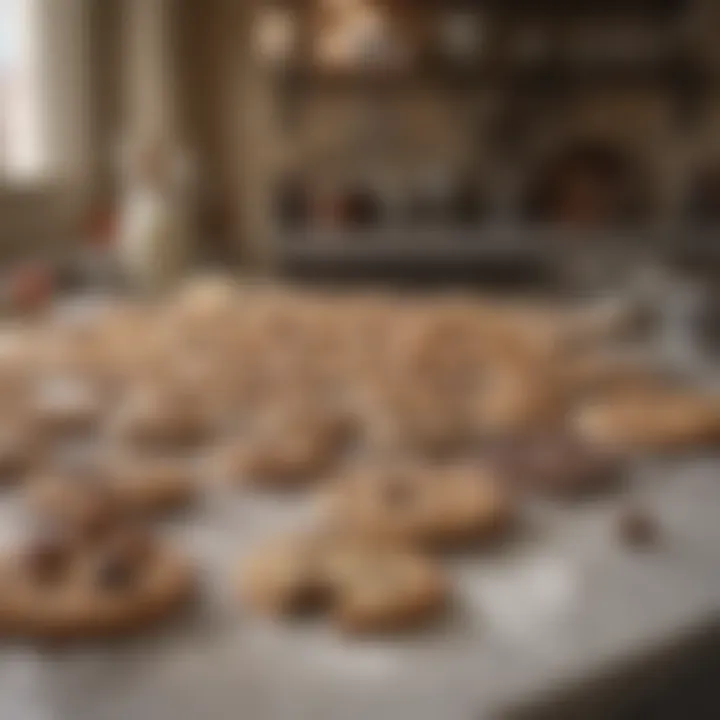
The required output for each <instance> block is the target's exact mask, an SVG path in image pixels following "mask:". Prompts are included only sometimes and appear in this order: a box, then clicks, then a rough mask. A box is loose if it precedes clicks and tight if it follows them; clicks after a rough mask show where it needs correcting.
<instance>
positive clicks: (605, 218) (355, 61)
mask: <svg viewBox="0 0 720 720" xmlns="http://www.w3.org/2000/svg"><path fill="white" fill-rule="evenodd" d="M718 40H720V2H718V0H474V1H473V0H278V1H277V2H276V1H271V2H262V1H260V0H258V1H257V2H242V1H240V0H0V287H2V289H3V295H2V302H3V303H9V304H12V303H15V304H18V303H20V304H23V303H30V304H32V303H33V302H36V301H37V298H38V297H40V296H44V295H47V294H49V293H51V292H52V291H53V290H55V289H60V290H62V289H65V288H67V289H78V288H85V287H97V286H110V285H112V284H113V283H115V282H117V272H116V271H117V266H118V265H124V267H125V269H126V270H128V269H129V272H130V274H131V275H132V274H133V273H135V274H137V275H138V276H142V277H143V281H144V282H149V283H151V284H152V283H155V282H159V279H160V276H161V275H162V272H160V273H158V272H146V270H147V268H146V266H147V264H148V263H152V262H156V261H157V260H153V259H152V258H150V257H149V256H146V255H145V254H143V248H144V247H146V246H147V245H148V244H152V243H156V244H158V245H159V246H162V247H163V248H164V252H165V253H166V254H165V255H163V258H164V260H162V261H160V262H161V264H162V266H163V272H166V273H167V272H172V273H175V274H176V275H177V276H179V275H181V274H186V273H188V272H190V271H191V270H193V269H197V268H200V267H206V266H222V267H224V268H234V269H237V271H238V273H242V274H243V275H248V276H252V275H262V276H267V275H270V276H291V277H300V278H304V279H310V280H315V281H320V280H330V281H332V282H345V281H350V280H353V281H355V280H361V281H363V280H373V281H374V280H384V281H388V280H389V281H392V282H407V281H413V282H418V283H420V284H422V285H428V286H429V285H434V284H436V283H441V284H448V283H449V284H451V285H455V284H459V283H471V284H473V285H476V286H480V287H490V286H497V285H498V284H499V285H502V286H503V287H512V288H513V289H515V290H520V291H524V290H525V289H526V288H529V287H533V288H534V287H538V286H541V287H543V288H545V289H549V290H551V291H553V292H555V291H560V292H565V291H568V292H570V293H599V292H605V291H606V290H608V289H618V288H623V287H627V286H633V285H634V284H635V285H637V284H641V283H640V280H639V278H641V277H642V276H643V273H646V272H648V270H649V269H652V268H660V269H661V271H662V272H664V273H668V274H670V276H672V277H673V278H675V279H677V278H683V280H687V281H689V282H690V283H691V285H692V286H693V287H701V288H702V289H703V290H704V291H706V293H707V294H706V295H704V296H703V297H704V303H705V304H704V305H703V312H706V313H707V314H708V316H709V317H710V319H711V320H712V322H711V323H710V324H711V325H712V326H713V327H714V326H715V325H716V319H717V318H718V317H720V311H719V312H717V313H716V311H715V309H714V308H715V305H716V304H717V306H718V308H720V303H718V302H717V299H716V298H715V295H714V293H715V292H716V291H715V289H714V286H715V284H716V282H715V280H716V275H717V269H718V267H720V265H719V264H718V261H719V260H720V255H718V248H717V247H716V242H715V240H716V237H718V236H720V234H719V231H720V83H719V82H718V81H719V80H720V42H718ZM159 217H161V218H163V220H162V221H159V220H157V218H159ZM149 218H150V219H149ZM153 218H155V219H153ZM158 228H163V230H162V231H161V230H158ZM181 255H182V259H180V256H181ZM170 257H173V258H175V259H176V260H177V262H170V261H169V260H168V258H170ZM691 296H692V297H695V296H694V295H692V294H691ZM679 297H680V305H681V306H680V307H679V310H678V313H679V314H678V315H677V318H678V322H679V323H680V324H683V323H685V321H686V319H687V318H686V315H683V314H682V307H683V306H682V298H683V297H685V298H687V297H688V296H687V295H685V296H679ZM712 640H713V642H712V643H710V644H711V646H712V647H711V648H710V650H706V649H705V648H703V655H702V658H700V659H698V660H697V661H696V662H695V663H694V664H693V663H690V665H689V666H688V665H685V666H683V668H682V670H678V672H677V673H676V674H675V676H674V677H675V678H676V679H677V682H671V681H669V682H665V679H663V683H664V684H665V686H666V693H665V694H660V695H658V693H657V692H656V690H657V688H655V687H654V688H653V695H652V698H642V699H641V700H639V701H638V705H637V707H635V706H633V708H632V709H631V710H629V711H628V713H627V714H626V715H624V716H623V717H628V718H630V717H632V718H658V717H669V718H676V717H677V718H679V717H713V716H716V715H713V710H717V701H716V696H717V692H716V688H715V687H714V686H715V678H717V666H718V657H717V655H718V654H717V641H716V638H712ZM688 668H689V669H688ZM690 701H692V703H694V705H689V704H688V703H689V702H690ZM701 706H702V708H701ZM690 707H694V708H695V710H693V711H691V712H689V714H688V712H685V711H686V710H687V709H688V708H690ZM704 707H712V708H713V710H710V711H709V713H706V714H703V708H704ZM553 712H554V711H553ZM597 716H598V717H608V715H604V714H603V712H602V710H598V715H597ZM615 716H616V715H613V717H615ZM617 716H618V717H619V716H620V715H617ZM548 717H559V715H558V714H552V713H551V714H549V715H548Z"/></svg>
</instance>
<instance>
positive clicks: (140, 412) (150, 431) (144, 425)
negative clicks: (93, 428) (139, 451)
mask: <svg viewBox="0 0 720 720" xmlns="http://www.w3.org/2000/svg"><path fill="white" fill-rule="evenodd" d="M210 431H211V428H210V423H209V421H208V419H207V418H206V417H205V416H204V414H203V412H202V404H201V403H199V402H197V400H196V399H195V398H194V397H192V396H191V395H186V394H183V393H182V392H176V391H174V390H173V389H170V388H165V387H161V386H160V385H159V384H156V385H154V386H151V387H141V388H136V389H135V390H134V391H133V392H131V394H130V395H129V397H127V398H126V399H125V400H124V401H123V402H122V403H120V405H119V407H118V408H117V409H116V412H115V413H114V415H113V416H112V417H111V419H110V424H109V434H110V435H111V437H113V438H115V439H117V440H119V441H122V442H126V443H129V444H133V445H136V446H139V447H148V448H184V447H191V446H195V445H198V444H199V443H201V442H202V441H203V440H205V439H206V438H207V436H208V434H209V433H210Z"/></svg>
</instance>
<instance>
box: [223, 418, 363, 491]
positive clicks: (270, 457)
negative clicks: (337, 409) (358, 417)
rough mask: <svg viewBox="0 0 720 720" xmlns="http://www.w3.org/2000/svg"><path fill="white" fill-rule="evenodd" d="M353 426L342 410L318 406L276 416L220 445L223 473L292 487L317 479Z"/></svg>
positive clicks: (338, 452)
mask: <svg viewBox="0 0 720 720" xmlns="http://www.w3.org/2000/svg"><path fill="white" fill-rule="evenodd" d="M350 431H351V427H350V424H349V422H348V419H347V417H346V416H345V415H344V414H341V413H334V412H325V411H323V410H320V411H314V410H312V409H308V411H307V412H299V413H295V412H293V411H290V412H288V414H282V415H280V416H275V417H273V418H271V419H269V421H268V422H267V423H265V424H263V425H262V426H261V427H259V428H256V430H255V431H254V432H251V433H250V434H249V436H248V437H245V438H242V439H240V440H239V441H235V442H234V443H231V444H229V445H227V446H226V447H224V448H222V449H221V450H220V453H219V455H218V457H217V458H216V469H217V471H218V472H219V473H220V474H222V475H223V476H225V477H229V478H231V479H233V480H237V481H239V482H250V483H257V484H258V485H260V486H264V487H292V486H296V485H298V484H303V483H306V482H308V481H310V480H314V479H317V478H318V477H319V476H322V475H324V474H325V473H327V472H328V470H330V469H331V468H332V467H333V466H334V464H335V463H336V462H337V461H338V460H339V457H340V455H341V453H342V451H343V450H344V448H345V446H346V444H347V442H348V438H349V434H350Z"/></svg>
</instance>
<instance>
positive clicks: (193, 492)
mask: <svg viewBox="0 0 720 720" xmlns="http://www.w3.org/2000/svg"><path fill="white" fill-rule="evenodd" d="M106 466H107V469H106V475H105V477H106V482H107V484H108V487H109V488H110V490H111V491H112V492H113V493H114V494H115V496H116V497H117V498H118V500H119V502H120V503H122V504H123V505H124V506H125V507H127V508H129V509H130V510H131V511H135V512H138V513H142V514H150V515H155V514H160V513H165V512H169V511H173V510H178V509H182V508H186V507H189V506H190V505H192V504H193V502H194V501H195V500H196V499H197V497H198V484H197V482H196V481H195V478H194V476H193V472H192V468H191V466H190V465H189V464H188V463H187V462H184V461H179V460H172V459H166V458H155V457H142V456H138V457H126V458H122V457H118V458H113V459H111V460H110V461H109V462H106Z"/></svg>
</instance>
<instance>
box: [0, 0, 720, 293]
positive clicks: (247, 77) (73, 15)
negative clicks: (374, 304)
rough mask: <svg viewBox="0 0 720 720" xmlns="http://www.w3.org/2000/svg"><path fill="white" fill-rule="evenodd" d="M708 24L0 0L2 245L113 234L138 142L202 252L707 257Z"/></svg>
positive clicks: (714, 7) (719, 128)
mask: <svg viewBox="0 0 720 720" xmlns="http://www.w3.org/2000/svg"><path fill="white" fill-rule="evenodd" d="M719 32H720V6H718V3H717V2H714V1H713V0H624V1H623V2H615V1H614V0H603V1H600V0H534V1H530V0H502V1H501V0H484V1H483V0H477V2H472V1H471V0H445V1H440V0H415V1H412V2H411V1H410V0H284V1H277V2H275V1H272V2H253V3H243V2H235V1H233V0H203V2H197V1H194V0H103V1H102V2H99V1H97V0H55V1H53V2H51V1H49V0H0V186H2V192H0V238H1V239H2V243H1V246H2V254H3V257H6V258H7V259H8V261H10V260H20V259H28V258H33V257H34V258H38V257H40V258H44V259H45V260H48V258H49V257H50V256H52V258H53V261H54V262H55V261H61V262H62V263H67V262H68V261H69V257H70V255H71V254H72V253H76V252H78V250H81V251H87V247H88V246H89V245H92V246H94V247H95V249H96V251H97V247H98V246H99V245H102V244H103V242H108V243H109V242H112V241H113V239H117V235H118V234H121V233H120V231H119V230H118V228H119V227H120V226H122V218H123V217H124V209H125V208H126V207H127V204H128V196H129V195H130V194H132V191H133V177H134V176H133V175H132V173H130V172H128V171H127V166H128V164H130V165H131V164H132V163H129V162H128V160H127V159H128V158H129V157H137V156H138V155H142V154H143V153H144V154H145V156H146V160H147V155H148V154H150V152H151V151H150V150H149V149H148V148H151V147H154V148H155V150H154V152H156V154H158V155H163V156H164V158H165V160H164V161H163V162H164V163H165V170H166V173H165V174H166V177H172V178H173V181H174V182H175V185H174V187H178V186H179V184H180V180H181V178H182V188H183V193H182V197H183V200H182V203H179V204H178V205H179V206H180V207H181V209H182V220H181V224H182V225H183V227H184V228H185V231H186V234H187V238H188V242H189V247H190V248H191V249H192V252H193V258H194V262H219V263H222V264H226V265H227V264H233V265H237V266H238V267H241V268H242V269H244V270H247V271H253V272H254V271H258V270H259V271H262V272H267V271H269V272H276V271H278V270H281V269H282V270H289V271H292V272H302V273H305V274H308V273H310V274H313V275H315V276H318V277H319V276H320V275H321V274H325V275H330V276H332V277H339V276H343V277H347V276H350V275H363V274H365V275H367V274H370V275H394V276H395V277H408V276H409V275H412V276H413V277H420V276H422V278H423V279H424V280H432V279H435V278H436V277H437V276H438V275H442V276H443V277H444V278H446V279H447V278H448V277H456V279H460V278H461V277H462V278H463V279H470V280H472V281H476V280H477V279H478V278H481V277H482V278H484V279H486V280H487V279H488V278H490V279H492V278H493V277H494V278H498V277H501V276H502V277H508V276H509V277H510V278H514V279H517V278H527V277H528V276H529V275H533V274H535V275H542V274H544V275H545V276H547V275H548V273H549V274H551V275H554V276H558V275H559V276H561V277H562V278H563V279H564V280H567V281H570V282H571V283H575V284H576V285H578V284H580V285H583V284H585V283H589V282H590V279H588V278H587V277H586V274H583V272H582V271H583V268H586V266H587V265H590V266H591V268H592V273H593V277H592V280H593V282H598V283H600V284H602V283H603V282H605V281H607V279H608V278H613V277H615V275H616V272H617V268H618V267H621V268H623V269H627V268H628V266H629V261H630V260H632V261H633V264H630V267H635V264H637V263H640V264H642V263H643V262H646V260H647V258H648V256H652V257H653V258H655V259H657V258H658V257H662V258H663V259H666V260H668V261H669V262H672V263H677V264H679V265H682V266H683V267H685V268H687V267H693V268H695V270H696V271H698V272H700V269H702V273H707V272H708V262H709V261H710V260H711V259H712V256H713V242H712V239H713V235H714V228H715V227H716V226H717V224H718V221H719V220H720V123H718V119H720V88H719V86H718V84H717V82H716V80H717V76H718V74H719V72H720V52H719V51H718V44H717V38H718V33H719ZM160 145H162V149H161V150H159V149H158V146H160ZM133 152H135V154H134V155H133ZM145 164H146V165H147V164H148V163H147V162H146V163H145ZM158 164H162V162H160V163H158ZM168 168H173V173H174V174H171V173H170V172H169V171H168ZM590 256H591V257H592V260H591V261H590V262H589V263H588V261H587V258H588V257H590ZM600 259H602V260H603V262H600ZM568 266H569V268H568ZM488 268H490V269H491V272H487V270H488ZM501 270H502V272H501ZM603 273H604V274H603ZM557 280H558V277H553V278H551V282H557Z"/></svg>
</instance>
